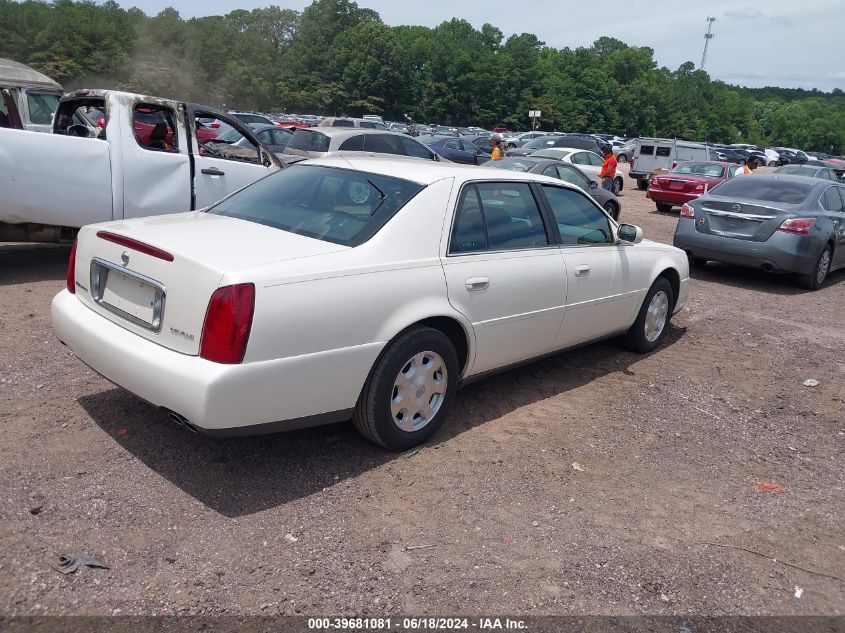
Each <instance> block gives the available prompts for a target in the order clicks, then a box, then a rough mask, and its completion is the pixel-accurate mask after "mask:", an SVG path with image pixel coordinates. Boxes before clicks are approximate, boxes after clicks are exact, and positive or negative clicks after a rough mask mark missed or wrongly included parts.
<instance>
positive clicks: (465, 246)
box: [442, 182, 566, 374]
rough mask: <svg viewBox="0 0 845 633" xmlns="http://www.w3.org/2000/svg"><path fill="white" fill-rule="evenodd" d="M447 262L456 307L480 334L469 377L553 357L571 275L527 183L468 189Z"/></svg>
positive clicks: (445, 267)
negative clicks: (531, 359)
mask: <svg viewBox="0 0 845 633" xmlns="http://www.w3.org/2000/svg"><path fill="white" fill-rule="evenodd" d="M442 262H443V271H444V273H445V275H446V285H447V290H448V296H449V302H450V303H451V304H452V306H453V307H454V308H455V309H456V310H458V311H459V312H461V313H462V314H464V315H465V316H466V317H467V319H468V320H469V321H470V322H471V323H472V327H473V331H474V332H475V339H476V354H475V362H474V364H473V366H472V368H471V369H470V370H469V372H468V373H472V374H477V373H481V372H484V371H488V370H491V369H495V368H497V367H503V366H506V365H510V364H512V363H516V362H518V361H521V360H526V359H529V358H533V357H535V356H539V355H541V354H544V353H547V352H549V351H551V349H552V348H553V346H554V342H555V337H556V336H557V332H558V329H559V328H560V324H561V320H562V317H563V310H564V303H565V298H566V273H565V270H564V264H563V260H562V259H561V256H560V252H559V251H558V249H557V247H556V246H554V245H553V240H552V239H551V236H550V235H549V232H548V231H547V227H546V226H545V223H544V221H543V217H542V214H541V212H540V209H539V206H538V204H537V201H536V199H535V197H534V192H533V191H532V188H531V186H530V185H529V184H528V183H527V182H518V183H516V182H479V183H467V184H465V185H464V187H463V189H462V191H461V193H460V195H459V197H458V203H457V206H456V210H455V215H454V220H453V223H452V229H451V232H450V237H449V242H448V245H447V250H446V254H445V257H443V258H442Z"/></svg>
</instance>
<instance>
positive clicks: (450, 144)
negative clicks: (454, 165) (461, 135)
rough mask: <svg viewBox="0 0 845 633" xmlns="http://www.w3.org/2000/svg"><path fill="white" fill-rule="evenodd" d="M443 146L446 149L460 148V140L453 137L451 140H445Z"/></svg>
mask: <svg viewBox="0 0 845 633" xmlns="http://www.w3.org/2000/svg"><path fill="white" fill-rule="evenodd" d="M443 146H444V147H446V148H448V149H461V142H460V141H459V140H457V139H454V140H451V141H446V142H445V143H444V144H443Z"/></svg>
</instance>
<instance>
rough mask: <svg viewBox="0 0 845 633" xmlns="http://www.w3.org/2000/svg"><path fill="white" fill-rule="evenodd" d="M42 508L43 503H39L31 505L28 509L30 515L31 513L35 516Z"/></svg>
mask: <svg viewBox="0 0 845 633" xmlns="http://www.w3.org/2000/svg"><path fill="white" fill-rule="evenodd" d="M43 508H44V506H43V505H41V506H33V507H31V508H30V509H29V513H30V514H31V515H33V516H37V515H39V514H41V510H42V509H43Z"/></svg>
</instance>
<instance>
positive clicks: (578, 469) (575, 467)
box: [572, 462, 584, 473]
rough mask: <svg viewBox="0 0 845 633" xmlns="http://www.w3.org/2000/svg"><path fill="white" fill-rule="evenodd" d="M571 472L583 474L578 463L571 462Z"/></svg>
mask: <svg viewBox="0 0 845 633" xmlns="http://www.w3.org/2000/svg"><path fill="white" fill-rule="evenodd" d="M572 470H577V471H578V472H579V473H583V472H584V467H583V466H582V465H581V464H579V463H578V462H572Z"/></svg>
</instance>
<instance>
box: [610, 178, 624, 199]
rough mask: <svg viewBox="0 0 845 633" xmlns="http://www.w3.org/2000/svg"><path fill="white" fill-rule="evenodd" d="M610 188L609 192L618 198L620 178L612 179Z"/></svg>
mask: <svg viewBox="0 0 845 633" xmlns="http://www.w3.org/2000/svg"><path fill="white" fill-rule="evenodd" d="M612 187H613V188H612V189H611V191H612V192H613V195H614V196H618V195H619V192H620V191H622V178H621V177H619V176H617V177H616V178H614V179H613V185H612Z"/></svg>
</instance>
